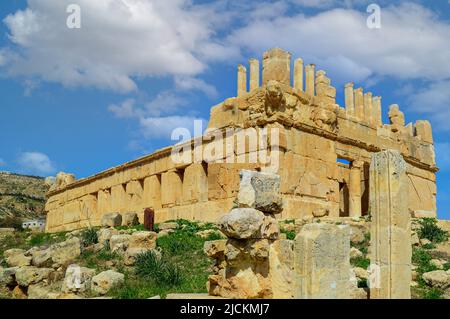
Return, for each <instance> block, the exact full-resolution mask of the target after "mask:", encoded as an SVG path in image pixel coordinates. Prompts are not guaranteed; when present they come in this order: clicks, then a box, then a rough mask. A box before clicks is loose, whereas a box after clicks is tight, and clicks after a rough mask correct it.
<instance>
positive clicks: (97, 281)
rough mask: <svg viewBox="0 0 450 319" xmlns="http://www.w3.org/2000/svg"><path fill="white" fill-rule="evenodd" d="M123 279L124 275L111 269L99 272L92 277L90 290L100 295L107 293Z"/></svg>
mask: <svg viewBox="0 0 450 319" xmlns="http://www.w3.org/2000/svg"><path fill="white" fill-rule="evenodd" d="M124 281H125V276H124V275H123V274H121V273H119V272H116V271H113V270H107V271H103V272H101V273H99V274H98V275H96V276H94V277H93V278H92V291H94V292H95V293H98V294H100V295H105V294H107V293H108V292H109V291H110V290H111V289H113V288H115V287H118V286H120V285H121V284H122V283H123V282H124Z"/></svg>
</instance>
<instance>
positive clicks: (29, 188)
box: [0, 172, 48, 220]
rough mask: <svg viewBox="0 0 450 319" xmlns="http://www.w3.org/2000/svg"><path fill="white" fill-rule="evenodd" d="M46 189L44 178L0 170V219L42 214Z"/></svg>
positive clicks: (30, 216)
mask: <svg viewBox="0 0 450 319" xmlns="http://www.w3.org/2000/svg"><path fill="white" fill-rule="evenodd" d="M47 190H48V186H47V185H46V183H45V180H44V178H41V177H35V176H25V175H19V174H13V173H5V172H0V220H2V219H4V218H7V217H19V218H21V219H28V218H36V217H39V216H42V215H43V213H44V205H45V193H46V192H47Z"/></svg>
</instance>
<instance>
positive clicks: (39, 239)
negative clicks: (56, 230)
mask: <svg viewBox="0 0 450 319" xmlns="http://www.w3.org/2000/svg"><path fill="white" fill-rule="evenodd" d="M50 241H51V235H50V234H48V233H37V234H34V235H32V236H31V238H30V241H29V244H30V245H31V246H32V247H34V246H42V245H44V244H46V243H48V242H50Z"/></svg>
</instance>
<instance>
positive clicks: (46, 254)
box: [31, 248, 52, 267]
mask: <svg viewBox="0 0 450 319" xmlns="http://www.w3.org/2000/svg"><path fill="white" fill-rule="evenodd" d="M31 256H32V260H31V264H32V265H33V266H36V267H45V266H48V265H49V264H50V263H51V262H52V252H51V249H50V248H47V249H43V250H34V251H32V252H31Z"/></svg>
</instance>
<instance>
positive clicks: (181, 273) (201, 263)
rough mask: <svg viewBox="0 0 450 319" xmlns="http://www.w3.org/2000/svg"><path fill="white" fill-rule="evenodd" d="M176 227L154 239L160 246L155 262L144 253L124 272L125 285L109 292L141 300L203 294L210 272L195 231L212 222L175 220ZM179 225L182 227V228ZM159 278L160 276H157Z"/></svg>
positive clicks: (212, 237) (201, 244)
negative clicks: (174, 229) (201, 223)
mask: <svg viewBox="0 0 450 319" xmlns="http://www.w3.org/2000/svg"><path fill="white" fill-rule="evenodd" d="M176 222H177V223H178V224H179V225H180V228H179V229H177V230H176V231H175V232H174V233H172V234H170V235H167V236H164V237H161V238H158V240H157V246H158V247H159V248H161V249H162V256H161V260H160V261H158V260H156V259H154V258H153V257H151V256H150V255H149V254H145V256H143V257H138V258H142V260H140V261H137V262H136V265H135V267H134V269H131V270H128V271H125V278H126V279H125V284H124V285H122V286H121V287H118V288H116V289H114V290H113V291H111V293H110V294H109V295H110V296H112V297H114V298H120V299H130V298H132V299H143V298H150V297H153V296H155V295H160V296H161V297H162V298H165V296H166V295H167V294H169V293H206V282H207V280H208V276H209V275H210V273H211V268H212V264H213V262H212V260H210V259H209V258H208V257H207V256H206V255H205V254H204V253H203V245H204V243H205V241H208V240H214V239H216V238H215V236H214V235H213V236H211V237H210V238H207V239H204V238H201V237H199V236H195V233H196V232H198V231H200V230H204V229H211V228H212V227H214V226H213V225H212V224H206V225H202V226H200V225H198V223H195V222H190V221H186V220H177V221H176ZM182 225H186V226H184V228H182V227H183V226H182ZM160 277H161V278H160Z"/></svg>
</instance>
